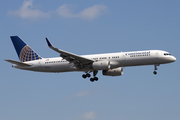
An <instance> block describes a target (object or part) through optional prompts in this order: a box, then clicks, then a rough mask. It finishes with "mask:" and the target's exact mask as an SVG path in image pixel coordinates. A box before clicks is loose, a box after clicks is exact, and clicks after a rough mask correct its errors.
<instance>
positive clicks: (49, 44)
mask: <svg viewBox="0 0 180 120" xmlns="http://www.w3.org/2000/svg"><path fill="white" fill-rule="evenodd" d="M46 41H47V44H48V46H49V47H51V46H52V44H51V43H50V42H49V40H48V39H47V38H46Z"/></svg>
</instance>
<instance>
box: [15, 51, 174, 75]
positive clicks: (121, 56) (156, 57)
mask: <svg viewBox="0 0 180 120" xmlns="http://www.w3.org/2000/svg"><path fill="white" fill-rule="evenodd" d="M166 53H168V52H166V51H161V50H145V51H132V52H119V53H107V54H93V55H82V57H84V58H89V59H93V60H95V61H110V62H111V63H113V64H112V67H111V68H112V69H114V68H118V67H127V66H139V65H159V64H165V63H170V62H174V61H175V60H176V58H175V57H174V56H171V55H170V54H166ZM24 63H28V64H31V66H29V67H22V66H18V65H13V67H15V68H19V69H24V70H31V71H39V72H70V71H93V68H92V67H88V68H84V69H77V68H76V67H75V66H74V64H72V63H69V62H68V61H66V60H64V59H63V58H61V57H56V58H43V59H40V60H34V61H28V62H24Z"/></svg>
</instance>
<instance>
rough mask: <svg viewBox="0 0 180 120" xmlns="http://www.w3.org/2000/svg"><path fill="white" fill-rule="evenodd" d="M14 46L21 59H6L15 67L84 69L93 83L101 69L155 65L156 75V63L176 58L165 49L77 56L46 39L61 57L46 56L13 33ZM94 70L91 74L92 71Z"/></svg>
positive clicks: (115, 71) (118, 71)
mask: <svg viewBox="0 0 180 120" xmlns="http://www.w3.org/2000/svg"><path fill="white" fill-rule="evenodd" d="M10 38H11V40H12V43H13V45H14V47H15V50H16V52H17V55H18V57H19V59H20V62H19V61H14V60H9V59H7V60H5V61H7V62H10V63H12V64H13V65H12V67H14V68H18V69H22V70H30V71H37V72H55V73H60V72H72V71H80V72H84V74H83V75H82V77H83V78H84V79H85V78H90V81H91V82H94V81H98V77H96V75H97V73H98V71H102V74H103V75H105V76H120V75H122V74H123V68H124V67H128V66H142V65H154V72H153V73H154V74H155V75H156V74H157V71H156V70H157V66H159V65H160V64H166V63H171V62H174V61H176V58H175V57H174V56H172V55H171V54H170V53H169V52H166V51H162V50H143V51H130V52H117V53H106V54H92V55H76V54H73V53H70V52H67V51H64V50H61V49H58V48H56V47H54V46H53V45H52V43H51V42H50V41H49V40H48V39H47V38H46V42H47V44H48V46H49V48H51V49H52V50H54V51H56V52H58V53H60V57H55V58H43V57H41V56H39V55H38V54H37V53H36V52H35V51H34V50H33V49H31V48H30V47H29V46H28V45H27V44H26V43H25V42H24V41H23V40H22V39H20V38H19V37H18V36H10ZM91 72H92V73H93V77H91V74H90V73H91Z"/></svg>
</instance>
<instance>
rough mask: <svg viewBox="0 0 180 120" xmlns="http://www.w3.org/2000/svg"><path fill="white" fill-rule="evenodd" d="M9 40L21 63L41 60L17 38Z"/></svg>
mask: <svg viewBox="0 0 180 120" xmlns="http://www.w3.org/2000/svg"><path fill="white" fill-rule="evenodd" d="M10 38H11V40H12V42H13V45H14V48H15V49H16V52H17V55H18V57H19V60H20V61H21V62H26V61H32V60H38V59H42V58H41V57H40V56H39V55H38V54H37V53H36V52H35V51H34V50H33V49H31V48H30V47H29V46H28V45H27V44H26V43H25V42H24V41H22V40H21V39H20V38H19V37H18V36H11V37H10Z"/></svg>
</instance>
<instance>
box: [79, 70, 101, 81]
mask: <svg viewBox="0 0 180 120" xmlns="http://www.w3.org/2000/svg"><path fill="white" fill-rule="evenodd" d="M97 73H98V71H93V76H94V77H92V78H90V77H91V74H89V73H86V74H83V75H82V77H83V78H84V79H85V78H87V77H88V78H90V81H91V82H94V81H98V77H96V75H97Z"/></svg>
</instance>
